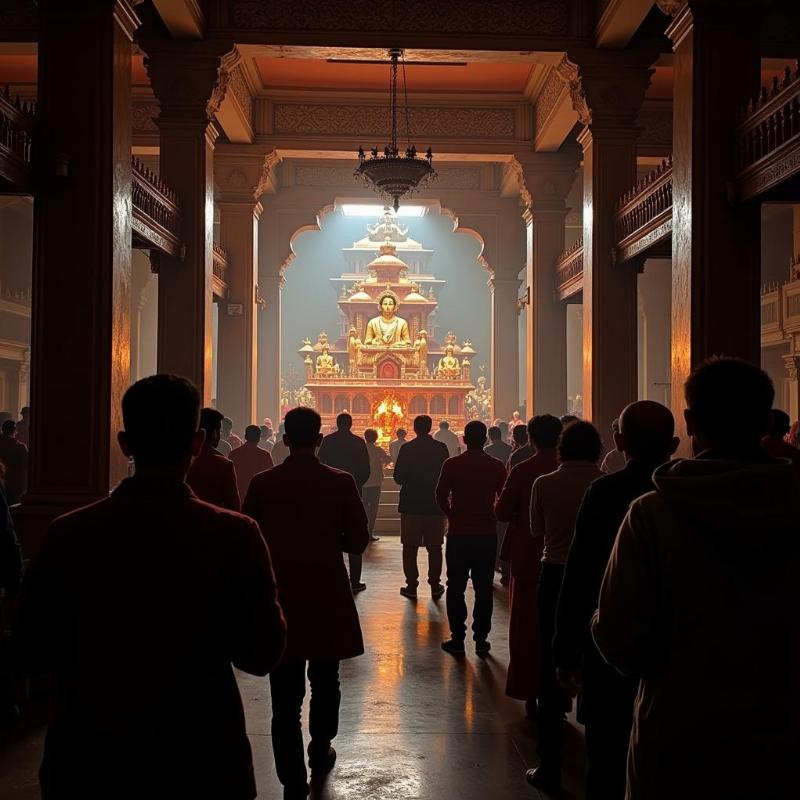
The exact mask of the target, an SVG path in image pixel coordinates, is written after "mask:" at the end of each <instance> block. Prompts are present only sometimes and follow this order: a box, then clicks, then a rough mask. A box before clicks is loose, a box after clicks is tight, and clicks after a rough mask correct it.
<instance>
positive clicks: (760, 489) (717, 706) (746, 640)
mask: <svg viewBox="0 0 800 800" xmlns="http://www.w3.org/2000/svg"><path fill="white" fill-rule="evenodd" d="M685 396H686V404H687V409H686V411H685V412H684V416H685V419H686V429H687V433H688V435H689V437H690V438H691V442H692V449H693V452H694V454H695V456H694V458H693V459H682V460H678V461H673V462H670V463H668V464H665V465H664V466H663V467H660V468H659V469H658V470H656V472H655V473H654V476H653V483H654V485H655V491H654V492H650V493H648V494H646V495H644V496H643V497H641V498H639V499H638V500H636V501H635V502H634V503H633V504H632V506H631V508H630V511H629V512H628V514H627V516H626V517H625V520H624V521H623V523H622V526H621V528H620V530H619V533H618V535H617V540H616V542H615V544H614V549H613V551H612V553H611V558H610V560H609V563H608V567H607V570H606V574H605V577H604V579H603V584H602V587H601V590H600V599H599V604H598V610H597V612H596V614H595V618H594V621H593V625H592V629H593V634H594V639H595V643H596V644H597V647H598V649H599V650H600V652H601V653H602V655H603V656H604V657H605V658H606V660H607V661H608V662H609V663H610V664H612V665H613V666H615V667H616V668H617V669H618V670H619V671H620V672H622V673H623V674H625V675H629V676H631V677H633V678H636V679H638V680H639V681H640V683H639V691H638V695H637V698H636V704H635V707H634V720H633V730H632V732H631V742H630V750H629V753H628V786H627V798H629V800H645V798H646V800H667V798H674V797H678V796H680V797H681V798H683V799H684V800H701V799H702V800H707V798H710V797H720V798H722V797H724V798H726V800H744V798H753V797H758V798H761V799H762V800H767V799H769V800H778V798H786V797H792V796H794V795H795V794H796V793H797V786H796V783H797V778H796V770H795V760H796V757H797V752H798V750H799V749H800V729H799V728H798V726H797V719H798V716H800V690H798V688H797V674H798V671H800V640H799V639H798V637H797V636H796V635H795V632H796V629H797V618H798V609H800V536H799V535H798V534H799V533H800V524H799V523H798V518H797V498H798V497H800V477H798V475H797V470H795V469H794V467H792V466H791V464H789V463H788V462H786V461H783V460H777V459H772V458H771V457H770V456H769V455H768V454H767V453H766V452H765V451H764V450H763V449H762V448H761V447H760V445H759V441H760V439H761V437H762V436H763V435H764V434H765V432H766V431H767V427H768V425H769V420H770V408H771V406H772V401H773V397H774V390H773V387H772V383H771V381H770V379H769V377H768V376H767V375H766V374H765V373H764V372H763V371H762V370H760V369H758V368H757V367H755V366H752V365H751V364H748V363H746V362H744V361H740V360H738V359H730V358H713V359H710V360H708V361H705V362H704V363H702V364H701V365H700V366H698V367H697V368H696V369H695V370H694V371H693V372H692V374H691V375H690V376H689V379H688V380H687V382H686V385H685Z"/></svg>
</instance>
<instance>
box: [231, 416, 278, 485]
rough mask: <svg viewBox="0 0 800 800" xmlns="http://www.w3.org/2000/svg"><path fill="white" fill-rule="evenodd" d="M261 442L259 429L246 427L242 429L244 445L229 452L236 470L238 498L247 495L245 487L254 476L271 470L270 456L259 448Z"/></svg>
mask: <svg viewBox="0 0 800 800" xmlns="http://www.w3.org/2000/svg"><path fill="white" fill-rule="evenodd" d="M260 442H261V428H259V427H258V425H248V426H247V427H246V428H245V429H244V444H243V445H242V446H241V447H235V448H234V449H233V450H231V455H230V459H231V461H232V462H233V466H234V468H235V469H236V483H237V486H238V488H239V497H242V498H243V497H244V496H245V495H246V494H247V487H248V486H250V481H251V479H252V478H253V476H254V475H257V474H258V473H259V472H263V471H264V470H265V469H272V456H270V454H269V453H268V452H267V451H266V450H262V449H261V447H259V444H260Z"/></svg>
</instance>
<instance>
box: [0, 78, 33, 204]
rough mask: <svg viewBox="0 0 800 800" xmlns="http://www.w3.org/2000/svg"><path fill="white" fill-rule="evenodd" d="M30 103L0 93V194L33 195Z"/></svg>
mask: <svg viewBox="0 0 800 800" xmlns="http://www.w3.org/2000/svg"><path fill="white" fill-rule="evenodd" d="M35 111H36V108H35V106H34V104H33V103H25V102H22V101H21V100H20V99H19V97H17V98H15V99H13V100H12V99H11V94H10V93H9V90H8V86H6V88H5V90H4V91H3V92H0V190H3V191H12V192H24V193H25V194H33V170H32V168H31V159H32V154H33V128H34V124H35Z"/></svg>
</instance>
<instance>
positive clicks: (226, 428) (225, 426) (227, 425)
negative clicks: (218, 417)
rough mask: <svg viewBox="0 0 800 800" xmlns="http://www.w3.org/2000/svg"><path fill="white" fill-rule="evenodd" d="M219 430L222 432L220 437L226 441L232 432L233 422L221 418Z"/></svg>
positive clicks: (227, 418)
mask: <svg viewBox="0 0 800 800" xmlns="http://www.w3.org/2000/svg"><path fill="white" fill-rule="evenodd" d="M221 430H222V435H223V436H224V437H225V438H226V439H227V438H228V437H229V436H230V435H231V431H232V430H233V420H232V419H231V418H230V417H223V418H222V425H221Z"/></svg>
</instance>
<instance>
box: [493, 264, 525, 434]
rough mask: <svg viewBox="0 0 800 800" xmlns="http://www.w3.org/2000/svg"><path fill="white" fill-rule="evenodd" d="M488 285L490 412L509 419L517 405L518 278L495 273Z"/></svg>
mask: <svg viewBox="0 0 800 800" xmlns="http://www.w3.org/2000/svg"><path fill="white" fill-rule="evenodd" d="M489 286H490V288H491V290H492V404H493V411H492V414H493V415H494V416H495V417H500V418H501V419H505V420H508V419H510V418H511V414H512V413H513V412H514V411H516V410H517V408H518V407H519V333H518V328H517V325H518V323H517V296H518V293H519V279H518V278H517V277H516V276H507V275H498V274H497V273H495V275H494V276H493V277H492V278H490V280H489Z"/></svg>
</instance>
